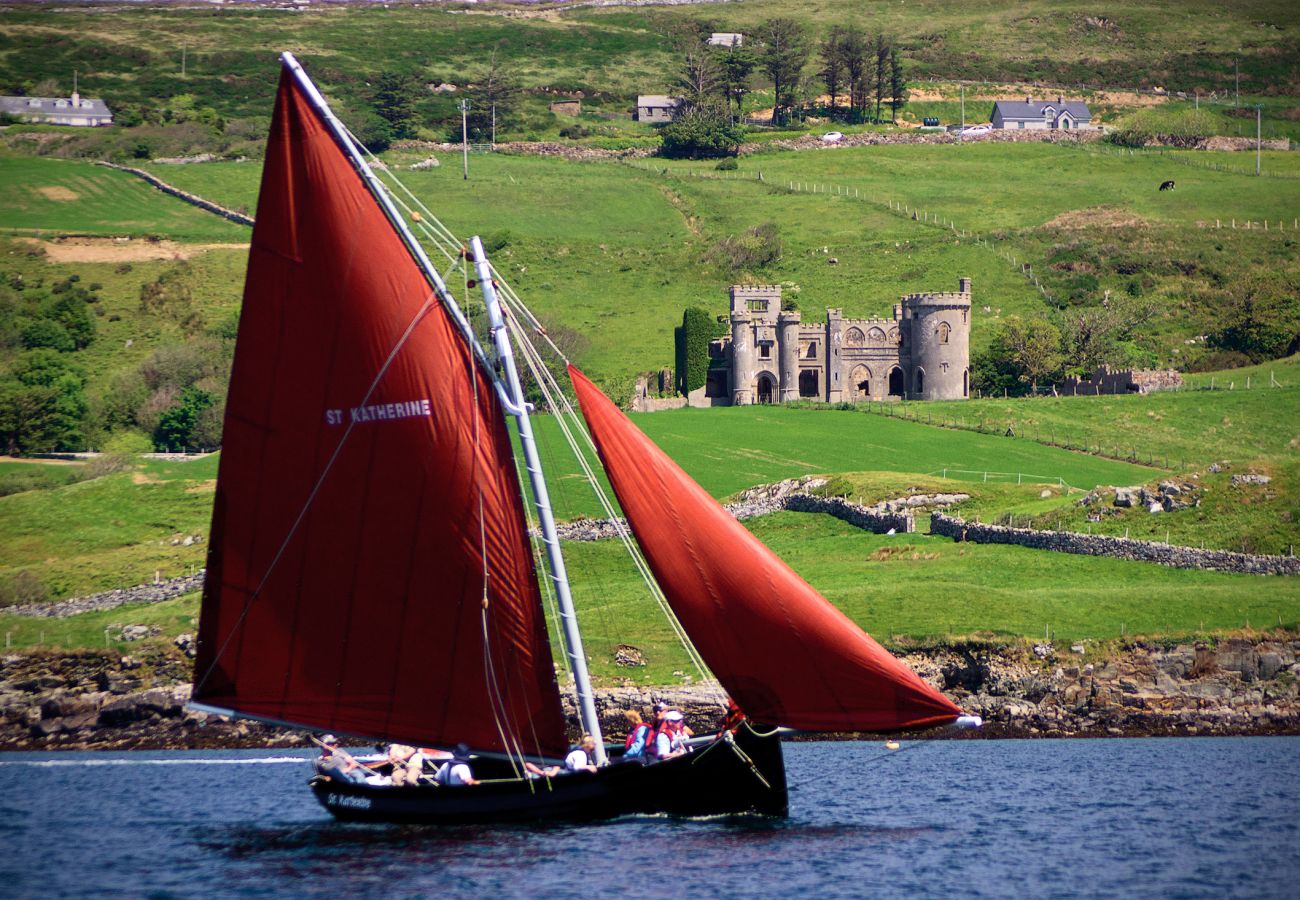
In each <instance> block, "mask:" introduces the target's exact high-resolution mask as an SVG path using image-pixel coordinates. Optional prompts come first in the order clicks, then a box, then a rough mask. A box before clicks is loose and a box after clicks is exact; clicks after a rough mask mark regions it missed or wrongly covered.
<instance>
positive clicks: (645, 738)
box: [623, 709, 654, 762]
mask: <svg viewBox="0 0 1300 900" xmlns="http://www.w3.org/2000/svg"><path fill="white" fill-rule="evenodd" d="M623 715H624V716H625V717H626V718H627V724H628V733H627V740H626V741H625V742H624V744H623V759H624V760H625V761H629V760H638V761H641V762H644V761H645V757H646V751H647V750H648V749H650V744H651V742H652V741H653V738H654V730H653V729H652V728H651V727H650V726H649V725H648V724H647V723H646V722H644V721H643V720H642V719H641V713H640V711H638V710H635V709H629V710H627V711H626V712H625V713H623Z"/></svg>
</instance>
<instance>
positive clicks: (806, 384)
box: [799, 369, 821, 400]
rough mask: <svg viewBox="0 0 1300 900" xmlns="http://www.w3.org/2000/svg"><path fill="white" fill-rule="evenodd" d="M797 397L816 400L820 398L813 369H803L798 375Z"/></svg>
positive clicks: (815, 373)
mask: <svg viewBox="0 0 1300 900" xmlns="http://www.w3.org/2000/svg"><path fill="white" fill-rule="evenodd" d="M799 396H800V397H807V398H809V399H811V400H816V399H817V398H818V397H820V396H821V391H820V390H819V389H818V385H817V372H816V370H814V369H804V370H803V371H802V372H800V373H799Z"/></svg>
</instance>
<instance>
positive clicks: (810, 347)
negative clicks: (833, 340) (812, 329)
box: [804, 341, 817, 359]
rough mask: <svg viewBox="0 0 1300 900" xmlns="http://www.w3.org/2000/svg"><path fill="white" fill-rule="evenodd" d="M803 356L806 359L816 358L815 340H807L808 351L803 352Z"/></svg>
mask: <svg viewBox="0 0 1300 900" xmlns="http://www.w3.org/2000/svg"><path fill="white" fill-rule="evenodd" d="M804 357H805V358H806V359H816V358H817V342H816V341H809V342H808V351H807V352H806V353H805V354H804Z"/></svg>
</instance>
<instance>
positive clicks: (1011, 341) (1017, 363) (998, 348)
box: [989, 316, 1065, 390]
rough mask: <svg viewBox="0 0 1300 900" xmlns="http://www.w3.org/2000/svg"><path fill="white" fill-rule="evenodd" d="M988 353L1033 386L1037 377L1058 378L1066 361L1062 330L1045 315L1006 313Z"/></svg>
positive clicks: (1034, 388)
mask: <svg viewBox="0 0 1300 900" xmlns="http://www.w3.org/2000/svg"><path fill="white" fill-rule="evenodd" d="M989 353H990V355H991V356H992V357H993V359H994V360H995V361H996V362H997V363H1001V364H1003V365H1004V366H1005V369H1004V371H1009V372H1011V373H1014V375H1015V377H1016V379H1017V380H1018V381H1019V382H1020V383H1021V384H1027V385H1029V387H1030V389H1031V390H1036V389H1037V388H1038V384H1039V382H1040V381H1047V380H1051V379H1054V378H1057V377H1058V376H1060V374H1061V369H1062V366H1063V365H1064V364H1065V355H1064V354H1063V353H1062V352H1061V331H1060V329H1058V328H1057V327H1056V326H1055V325H1053V324H1052V323H1051V322H1048V321H1047V320H1046V319H1029V320H1028V321H1026V320H1024V319H1022V318H1020V316H1009V317H1008V318H1007V319H1006V321H1005V322H1003V323H1002V326H1001V327H1000V328H999V329H998V331H997V332H996V333H995V334H994V335H993V340H991V341H990V342H989Z"/></svg>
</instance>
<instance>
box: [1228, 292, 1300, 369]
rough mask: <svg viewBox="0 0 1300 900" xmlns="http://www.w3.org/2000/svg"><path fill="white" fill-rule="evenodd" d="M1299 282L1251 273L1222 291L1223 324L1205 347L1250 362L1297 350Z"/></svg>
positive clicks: (1299, 332)
mask: <svg viewBox="0 0 1300 900" xmlns="http://www.w3.org/2000/svg"><path fill="white" fill-rule="evenodd" d="M1298 294H1300V283H1297V278H1296V276H1295V275H1293V274H1285V273H1281V272H1277V271H1268V272H1260V271H1253V272H1251V273H1250V274H1249V275H1247V276H1246V277H1245V278H1242V279H1240V280H1238V281H1237V282H1236V283H1234V284H1233V285H1232V286H1231V287H1230V288H1229V289H1228V290H1227V291H1225V292H1224V296H1223V300H1222V302H1221V306H1220V322H1222V323H1223V324H1222V325H1221V326H1220V327H1219V328H1218V330H1216V331H1215V332H1213V333H1212V334H1211V335H1210V340H1209V344H1210V346H1212V347H1217V348H1219V349H1222V350H1234V351H1237V352H1239V353H1244V354H1245V355H1246V356H1248V357H1249V358H1250V360H1251V361H1252V362H1263V361H1264V360H1268V359H1276V358H1278V357H1280V356H1285V355H1289V354H1291V353H1295V352H1296V351H1297V350H1300V305H1298V304H1297V303H1296V299H1295V298H1296V296H1297V295H1298Z"/></svg>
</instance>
